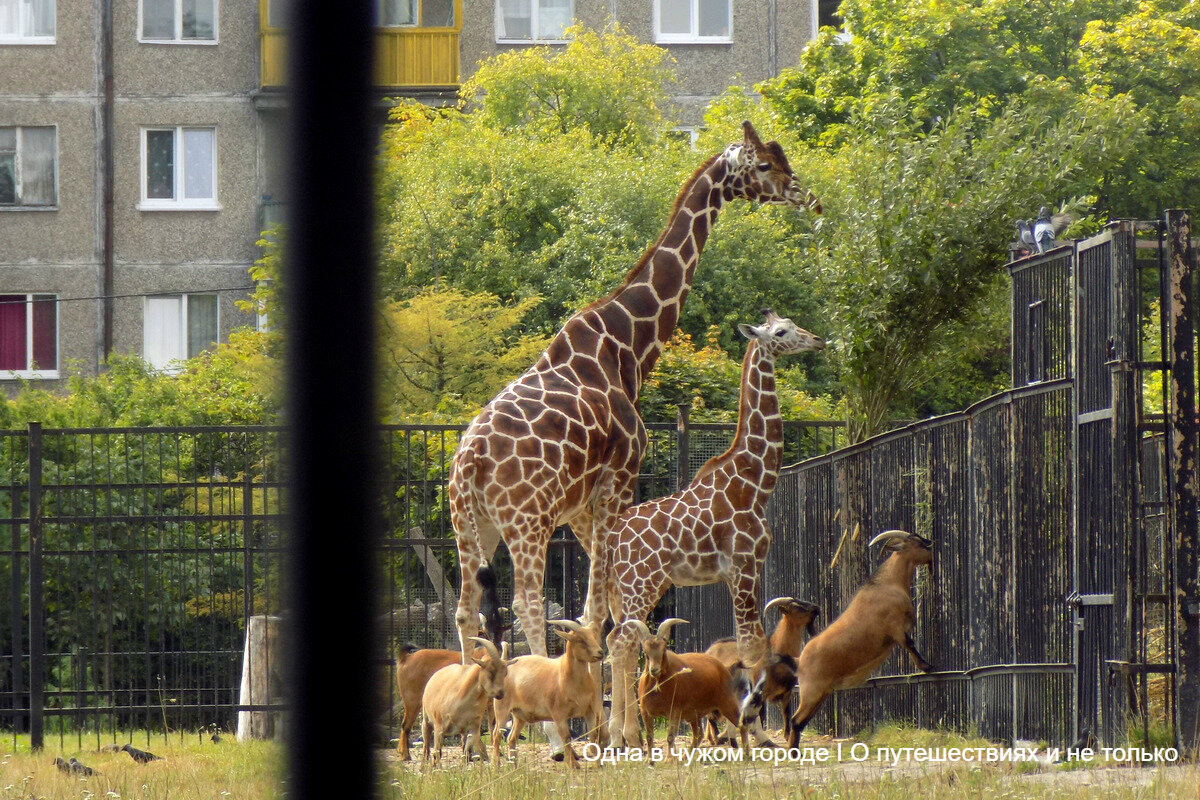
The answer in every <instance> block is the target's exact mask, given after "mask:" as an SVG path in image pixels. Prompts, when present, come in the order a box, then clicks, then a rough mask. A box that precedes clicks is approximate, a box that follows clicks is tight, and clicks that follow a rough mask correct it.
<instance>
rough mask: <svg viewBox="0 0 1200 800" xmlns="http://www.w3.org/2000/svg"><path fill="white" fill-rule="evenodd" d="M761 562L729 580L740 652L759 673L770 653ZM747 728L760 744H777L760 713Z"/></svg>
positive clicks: (748, 665)
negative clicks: (761, 606) (762, 615)
mask: <svg viewBox="0 0 1200 800" xmlns="http://www.w3.org/2000/svg"><path fill="white" fill-rule="evenodd" d="M758 563H759V562H758V561H754V562H752V564H751V565H750V567H751V568H750V569H743V570H739V571H738V572H736V573H735V574H734V575H733V576H732V577H731V578H730V579H729V580H728V581H727V584H728V586H729V593H730V594H731V595H732V596H733V615H734V618H735V619H736V620H737V640H738V656H739V658H740V659H741V662H742V663H743V664H745V665H746V666H747V667H748V668H749V669H750V670H751V671H752V672H753V673H754V674H756V675H757V674H759V673H760V672H761V670H762V668H763V666H764V661H765V658H766V655H767V635H766V633H765V632H764V631H763V626H762V622H761V621H760V620H759V617H758V572H759V569H758ZM746 728H747V732H748V733H749V735H750V736H751V737H753V739H754V743H755V744H756V745H758V746H759V747H774V746H775V743H774V742H772V741H771V738H770V737H769V736H768V735H767V733H766V731H764V730H763V727H762V722H760V721H759V719H758V718H757V717H756V718H755V719H754V720H752V721H751V722H749V723H748V724H747V726H746ZM726 732H729V729H728V728H727V729H726Z"/></svg>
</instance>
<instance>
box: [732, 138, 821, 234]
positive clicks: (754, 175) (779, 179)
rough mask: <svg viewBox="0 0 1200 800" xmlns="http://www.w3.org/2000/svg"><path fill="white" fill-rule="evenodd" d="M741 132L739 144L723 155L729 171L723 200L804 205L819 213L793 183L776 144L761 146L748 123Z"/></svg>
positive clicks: (816, 202) (813, 201)
mask: <svg viewBox="0 0 1200 800" xmlns="http://www.w3.org/2000/svg"><path fill="white" fill-rule="evenodd" d="M742 132H743V134H744V138H743V139H742V143H741V144H731V145H729V147H727V148H725V152H724V153H723V154H722V158H724V159H725V164H726V166H727V167H728V168H729V179H728V180H727V181H726V199H732V198H734V197H741V198H744V199H746V200H756V201H758V202H760V203H769V204H772V205H785V206H793V207H795V208H800V207H801V206H803V207H805V208H807V209H809V210H810V211H814V212H816V213H817V214H820V213H821V201H820V200H818V199H817V198H816V196H815V195H813V193H812V192H810V191H808V190H807V189H804V188H801V186H800V184H799V182H797V181H796V176H795V175H793V174H792V167H791V165H790V164H788V160H787V156H786V155H784V153H783V148H782V147H780V145H779V142H776V141H770V142H767V143H766V144H764V143H763V141H762V140H761V139H759V138H758V133H757V132H756V131H755V130H754V126H753V125H751V124H750V122H749V121H746V122H743V123H742Z"/></svg>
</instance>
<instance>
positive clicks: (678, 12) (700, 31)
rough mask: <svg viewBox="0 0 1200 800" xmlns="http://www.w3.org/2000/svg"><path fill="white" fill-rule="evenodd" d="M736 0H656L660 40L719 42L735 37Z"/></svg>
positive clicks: (656, 25)
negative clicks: (734, 1) (733, 21)
mask: <svg viewBox="0 0 1200 800" xmlns="http://www.w3.org/2000/svg"><path fill="white" fill-rule="evenodd" d="M732 9H733V0H656V2H655V3H654V37H655V41H656V42H661V43H666V44H670V43H672V42H674V43H679V42H688V43H693V44H696V43H705V42H711V43H715V44H721V43H728V42H730V41H732V38H731V36H732V34H731V30H732Z"/></svg>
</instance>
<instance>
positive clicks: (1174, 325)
mask: <svg viewBox="0 0 1200 800" xmlns="http://www.w3.org/2000/svg"><path fill="white" fill-rule="evenodd" d="M1191 242H1192V220H1191V216H1190V215H1189V214H1188V213H1187V212H1186V211H1180V210H1170V211H1168V212H1167V247H1168V249H1169V255H1168V258H1169V259H1170V264H1169V265H1168V266H1169V268H1170V273H1171V320H1170V324H1171V354H1170V358H1171V396H1172V399H1173V403H1172V409H1171V428H1172V431H1173V433H1174V436H1173V437H1172V439H1173V445H1174V447H1173V451H1172V453H1171V460H1172V467H1173V470H1174V473H1175V485H1174V495H1175V496H1174V497H1173V498H1172V504H1173V505H1174V507H1175V564H1174V568H1175V619H1176V628H1175V648H1176V650H1175V652H1176V656H1175V664H1176V667H1175V693H1176V694H1175V697H1176V703H1175V708H1176V735H1177V736H1178V738H1179V745H1180V747H1181V748H1182V749H1183V750H1184V751H1186V752H1188V753H1193V754H1194V753H1197V752H1198V751H1200V587H1198V586H1197V569H1200V557H1198V556H1200V538H1198V536H1197V530H1196V523H1197V509H1196V496H1197V493H1196V364H1195V357H1196V346H1195V309H1194V306H1193V304H1194V302H1195V293H1194V287H1193V283H1194V281H1195V277H1196V275H1195V272H1196V264H1195V254H1194V253H1193V251H1192V243H1191Z"/></svg>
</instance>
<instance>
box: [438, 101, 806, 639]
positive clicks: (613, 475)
mask: <svg viewBox="0 0 1200 800" xmlns="http://www.w3.org/2000/svg"><path fill="white" fill-rule="evenodd" d="M742 128H743V134H744V138H743V141H742V142H741V143H740V144H731V145H729V146H728V147H726V148H725V150H724V151H723V152H722V153H720V154H718V155H716V156H713V157H712V158H710V159H709V160H708V161H707V162H705V163H704V164H703V165H702V166H701V167H700V168H699V169H697V170H696V172H695V173H694V174H693V175H692V177H691V178H689V179H688V181H687V182H686V183H685V184H684V186H683V188H682V189H681V190H680V192H679V196H678V197H677V198H676V200H675V207H674V210H673V211H672V212H671V217H670V219H669V220H668V222H667V227H666V229H665V230H664V231H663V232H662V234H661V235H660V236H659V238H658V241H657V242H655V243H654V244H653V245H651V246H650V247H649V248H648V249H647V250H646V252H645V253H644V254H643V255H642V258H641V260H639V261H638V263H637V266H635V267H634V268H633V270H632V271H630V272H629V274H628V275H627V276H626V277H625V281H624V283H622V284H621V286H620V287H618V288H617V289H616V290H615V291H614V292H613V293H612V294H610V295H608V296H607V297H604V298H602V299H600V300H597V301H596V302H594V303H592V304H591V305H590V306H588V307H587V308H584V309H583V310H582V311H580V312H578V313H577V314H575V315H574V316H572V317H571V318H570V319H568V320H567V322H566V323H565V324H564V325H563V327H562V330H560V331H559V332H558V333H557V334H556V335H555V337H554V339H553V340H551V342H550V346H549V347H547V348H546V352H544V353H543V354H542V356H541V357H540V358H539V359H538V360H537V362H536V363H535V364H534V365H533V366H532V367H530V368H529V369H528V370H527V371H526V372H525V373H524V374H523V375H521V376H520V377H519V378H517V379H516V380H514V381H513V382H512V383H510V384H509V385H508V386H507V387H505V388H504V389H503V390H502V391H501V392H500V393H499V394H498V395H496V397H495V398H493V399H492V401H491V402H490V403H488V404H487V405H486V406H484V408H483V410H482V411H480V412H479V415H478V416H476V417H475V419H474V420H473V421H472V422H471V424H470V425H469V426H468V428H467V430H466V432H465V433H464V434H463V437H462V440H461V441H460V443H459V446H458V451H457V452H456V453H455V455H454V461H453V463H452V465H451V469H450V482H449V495H450V514H451V522H452V524H453V525H454V531H455V534H456V537H457V545H458V556H459V566H460V569H461V572H462V590H461V592H460V593H459V600H458V611H457V613H456V614H455V623H456V625H457V626H458V634H459V639H460V641H461V642H462V648H463V649H462V652H463V659H464V663H466V661H465V660H466V658H467V657H468V654H469V653H470V652H471V650H472V647H471V646H470V639H471V637H472V636H475V635H476V634H477V633H478V632H479V628H478V616H477V612H478V610H479V604H480V598H481V594H482V590H481V580H487V578H488V570H487V569H482V570H481V568H486V567H487V560H488V559H489V558H490V557H491V555H492V553H494V552H495V549H496V544H497V542H498V541H499V540H500V539H501V538H503V539H504V542H505V544H506V545H507V546H508V549H509V553H510V554H511V556H512V562H513V611H514V612H515V613H516V616H517V617H518V618H519V619H520V620H521V627H522V629H523V630H524V632H525V638H526V639H527V640H528V642H529V649H530V651H531V652H533V653H534V654H536V655H546V631H545V617H544V614H543V607H542V587H543V583H544V580H545V569H546V550H547V548H548V547H549V542H550V537H551V535H552V534H553V533H554V529H555V528H556V527H557V526H559V525H561V524H564V523H568V524H570V526H571V530H572V531H573V532H574V534H575V536H576V538H577V539H579V542H580V544H582V545H583V547H584V548H585V550H586V551H587V553H588V555H589V558H590V560H591V566H590V569H589V574H588V593H587V600H586V602H585V605H584V613H583V616H582V617H581V621H582V622H583V624H585V625H586V624H595V625H601V624H603V620H604V618H605V617H606V616H607V604H606V598H605V592H604V578H605V572H606V569H607V567H606V560H605V554H604V548H603V547H596V545H597V544H598V542H597V538H599V539H600V540H601V542H602V540H603V538H604V537H596V536H594V535H593V531H607V530H608V527H609V525H610V524H611V522H612V520H613V519H614V518H615V517H616V515H617V514H619V513H620V512H621V511H623V510H624V509H626V508H627V507H629V505H630V504H631V503H632V502H633V496H634V489H635V483H636V481H637V475H638V470H639V469H640V468H641V463H642V455H643V452H644V450H645V446H646V429H645V426H644V425H643V424H642V419H641V416H640V414H639V413H638V408H637V401H638V395H639V394H640V392H641V388H642V384H643V382H644V381H645V380H646V378H647V376H648V375H649V374H650V371H651V370H652V369H653V368H654V363H655V362H656V361H657V360H658V356H659V353H661V352H662V348H663V346H664V345H665V344H666V343H667V340H668V339H669V338H670V337H671V334H672V332H673V331H674V330H675V323H676V322H677V321H678V319H679V313H680V310H681V309H682V307H683V303H684V301H685V300H686V299H687V295H688V292H689V291H690V290H691V288H692V277H693V274H694V272H695V269H696V263H697V260H698V259H699V257H700V251H701V250H702V249H703V248H704V243H705V241H707V239H708V233H709V230H710V228H711V227H712V224H713V222H714V221H715V220H716V218H717V213H718V212H719V211H720V210H721V207H722V205H724V203H725V202H726V201H728V200H732V199H734V198H738V197H740V198H745V199H748V200H755V201H758V202H760V203H773V204H784V205H791V206H794V207H800V206H807V207H809V208H810V209H812V210H814V211H816V212H817V213H820V210H821V206H820V203H819V202H817V199H816V198H815V197H814V196H813V195H812V193H811V192H808V191H806V190H804V189H801V188H800V186H799V184H798V183H797V181H796V179H795V177H794V176H793V175H792V170H791V167H790V166H789V165H788V161H787V157H786V156H785V155H784V152H783V148H782V147H780V146H779V143H778V142H767V143H766V144H763V142H762V141H761V140H760V139H759V138H758V134H757V133H756V132H755V130H754V127H753V126H752V125H751V124H750V123H749V122H745V123H743V125H742ZM481 571H482V572H483V575H481V574H480V572H481Z"/></svg>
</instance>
